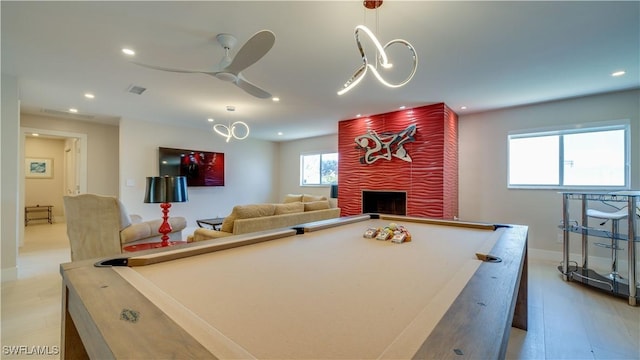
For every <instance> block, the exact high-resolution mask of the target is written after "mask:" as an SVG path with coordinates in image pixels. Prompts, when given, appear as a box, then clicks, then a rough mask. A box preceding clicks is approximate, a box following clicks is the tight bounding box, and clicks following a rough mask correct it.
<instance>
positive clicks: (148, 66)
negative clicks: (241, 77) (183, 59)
mask: <svg viewBox="0 0 640 360" xmlns="http://www.w3.org/2000/svg"><path fill="white" fill-rule="evenodd" d="M131 62H132V63H134V64H136V65H139V66H142V67H146V68H149V69H154V70H161V71H169V72H176V73H186V74H208V75H213V76H215V74H216V71H201V70H184V69H174V68H167V67H163V66H156V65H149V64H143V63H139V62H136V61H131Z"/></svg>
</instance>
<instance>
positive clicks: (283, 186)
mask: <svg viewBox="0 0 640 360" xmlns="http://www.w3.org/2000/svg"><path fill="white" fill-rule="evenodd" d="M337 128H338V125H337V124H336V132H337ZM314 152H316V153H318V152H338V135H337V134H336V135H327V136H319V137H313V138H308V139H302V140H294V141H287V142H282V143H280V150H279V154H278V156H279V158H280V177H281V181H280V184H279V186H278V193H279V196H278V199H284V196H285V195H286V194H313V195H322V196H326V197H327V198H328V197H329V192H330V188H329V186H300V155H301V154H304V153H314ZM339 176H340V175H339V174H338V177H339ZM338 183H340V179H339V178H338Z"/></svg>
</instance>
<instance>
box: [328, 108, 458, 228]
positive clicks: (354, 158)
mask: <svg viewBox="0 0 640 360" xmlns="http://www.w3.org/2000/svg"><path fill="white" fill-rule="evenodd" d="M412 124H415V125H416V133H415V136H414V137H415V141H414V142H412V143H406V144H405V145H404V148H405V149H406V150H407V153H408V154H409V156H411V159H412V161H411V162H406V161H403V160H400V159H398V158H395V157H392V158H391V160H385V159H381V160H377V161H375V162H373V163H371V164H366V163H364V164H363V163H361V161H360V158H361V157H363V156H364V154H365V150H363V149H360V148H358V146H357V144H356V142H355V138H356V137H357V136H360V135H364V134H366V133H367V131H368V130H373V131H375V132H376V133H378V134H380V133H383V132H400V131H402V130H404V129H406V128H407V127H408V126H409V125H412ZM338 154H339V160H338V174H340V178H339V186H338V206H339V207H340V208H341V209H342V215H343V216H347V215H356V214H360V213H362V190H385V191H406V192H407V215H408V216H419V217H432V218H444V219H452V218H453V217H455V216H458V115H457V114H456V113H454V112H453V111H452V110H451V109H449V107H447V106H446V105H445V104H444V103H439V104H434V105H428V106H423V107H418V108H413V109H405V110H401V111H395V112H390V113H385V114H379V115H374V116H370V117H363V118H358V119H351V120H344V121H340V122H339V123H338Z"/></svg>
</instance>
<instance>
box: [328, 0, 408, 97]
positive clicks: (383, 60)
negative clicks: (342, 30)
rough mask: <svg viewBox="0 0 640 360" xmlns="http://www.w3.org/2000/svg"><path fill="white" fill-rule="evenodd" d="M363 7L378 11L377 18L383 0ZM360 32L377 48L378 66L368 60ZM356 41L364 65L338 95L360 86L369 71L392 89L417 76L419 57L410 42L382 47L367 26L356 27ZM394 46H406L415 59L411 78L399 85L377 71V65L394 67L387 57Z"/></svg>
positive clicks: (365, 3)
mask: <svg viewBox="0 0 640 360" xmlns="http://www.w3.org/2000/svg"><path fill="white" fill-rule="evenodd" d="M363 5H364V7H365V8H367V9H375V10H376V17H377V15H378V8H379V7H380V6H381V5H382V0H378V1H363ZM360 32H363V33H364V34H365V35H367V36H369V38H370V39H371V41H372V42H373V44H374V45H375V47H376V52H377V54H378V55H377V56H376V60H375V61H374V64H375V65H376V66H374V65H372V64H370V63H369V61H368V59H367V55H366V54H365V52H364V49H363V46H362V43H360ZM355 39H356V44H357V46H358V51H359V52H360V56H361V57H362V65H361V66H360V67H359V68H358V69H357V70H356V72H355V73H354V74H353V76H352V77H351V78H350V79H349V80H347V82H346V83H345V84H344V85H343V86H342V89H340V90H339V91H338V95H343V94H345V93H346V92H347V91H349V90H351V89H353V88H354V87H355V86H356V85H358V83H360V81H362V79H363V78H364V76H365V75H366V74H367V71H371V72H372V73H373V75H374V76H375V77H376V79H378V81H380V82H381V83H382V84H383V85H385V86H387V87H390V88H397V87H401V86H404V85H405V84H406V83H408V82H409V81H411V79H412V78H413V75H415V73H416V70H417V68H418V55H417V54H416V49H415V48H414V47H413V45H411V44H410V43H409V42H408V41H406V40H403V39H394V40H391V41H389V42H388V43H386V44H385V45H384V46H382V44H381V43H380V41H378V38H376V36H375V34H374V33H373V32H372V31H371V30H369V28H368V27H366V26H365V25H358V26H356V28H355ZM394 44H399V45H404V46H406V47H407V48H408V49H409V51H410V52H411V57H412V59H413V66H412V69H411V72H410V74H409V76H408V77H407V78H406V79H405V80H404V81H401V82H399V83H397V84H394V83H390V82H388V81H386V80H385V79H384V78H383V77H382V75H380V73H379V72H378V69H377V65H378V64H379V65H380V66H381V67H382V68H383V69H390V68H391V67H393V64H392V63H390V62H389V58H388V57H387V53H386V52H385V51H386V49H387V48H389V46H391V45H394Z"/></svg>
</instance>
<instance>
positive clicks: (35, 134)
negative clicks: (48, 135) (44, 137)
mask: <svg viewBox="0 0 640 360" xmlns="http://www.w3.org/2000/svg"><path fill="white" fill-rule="evenodd" d="M31 136H40V134H38V133H33V134H31Z"/></svg>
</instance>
